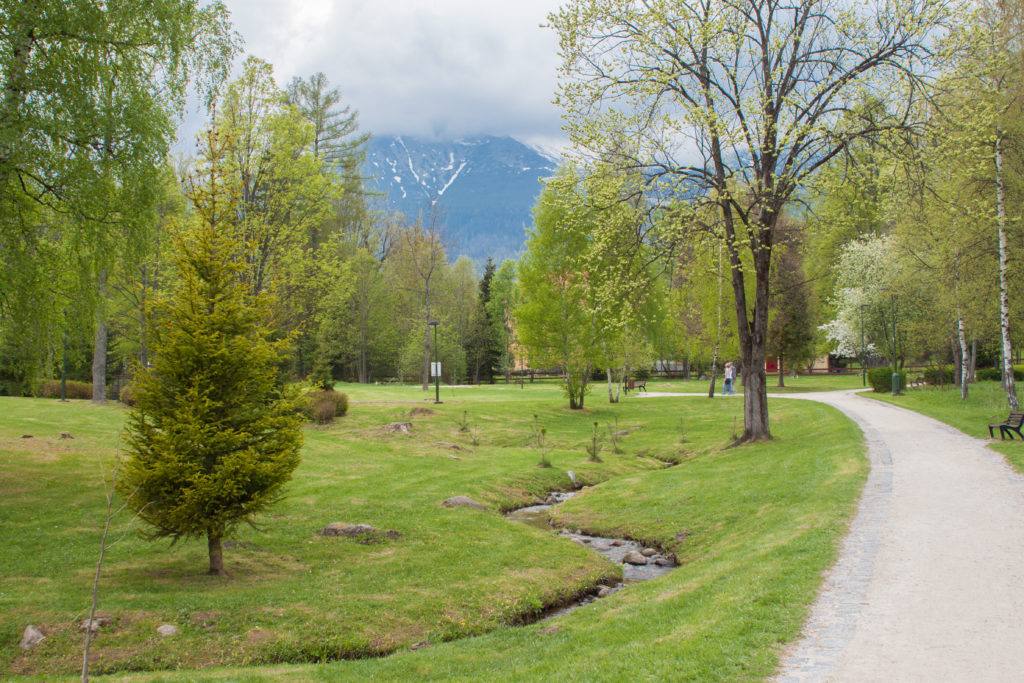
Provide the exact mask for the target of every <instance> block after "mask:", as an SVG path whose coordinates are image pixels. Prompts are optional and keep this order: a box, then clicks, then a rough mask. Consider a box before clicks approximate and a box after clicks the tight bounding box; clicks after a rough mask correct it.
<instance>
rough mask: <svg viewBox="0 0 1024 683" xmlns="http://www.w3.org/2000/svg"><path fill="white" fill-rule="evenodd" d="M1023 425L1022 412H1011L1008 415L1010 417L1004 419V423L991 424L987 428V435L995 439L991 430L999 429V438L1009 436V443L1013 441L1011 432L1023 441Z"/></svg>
mask: <svg viewBox="0 0 1024 683" xmlns="http://www.w3.org/2000/svg"><path fill="white" fill-rule="evenodd" d="M1022 425H1024V412H1017V411H1013V412H1012V413H1010V417H1008V418H1006V422H1001V423H992V424H989V426H988V435H989V436H990V437H992V438H995V434H993V433H992V430H993V429H995V428H996V427H999V438H1000V439H1004V440H1005V439H1006V436H1007V434H1009V436H1010V441H1013V432H1017V436H1019V437H1020V438H1021V439H1024V434H1021V431H1020V430H1021V426H1022Z"/></svg>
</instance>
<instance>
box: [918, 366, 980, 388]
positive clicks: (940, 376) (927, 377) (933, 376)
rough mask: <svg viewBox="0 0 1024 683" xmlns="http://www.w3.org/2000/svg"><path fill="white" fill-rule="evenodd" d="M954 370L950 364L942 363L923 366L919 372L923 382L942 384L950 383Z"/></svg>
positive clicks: (935, 384) (952, 380) (953, 378)
mask: <svg viewBox="0 0 1024 683" xmlns="http://www.w3.org/2000/svg"><path fill="white" fill-rule="evenodd" d="M954 370H955V368H954V367H953V366H952V365H942V366H939V367H932V368H925V370H924V372H923V373H921V374H922V376H923V377H924V381H925V384H930V385H932V386H940V385H943V384H952V383H953V382H954V380H955V377H954V376H953V373H954ZM979 379H980V378H979Z"/></svg>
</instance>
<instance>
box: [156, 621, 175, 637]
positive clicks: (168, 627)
mask: <svg viewBox="0 0 1024 683" xmlns="http://www.w3.org/2000/svg"><path fill="white" fill-rule="evenodd" d="M156 632H157V633H159V634H160V635H161V636H163V637H164V638H170V637H171V636H176V635H178V627H177V626H175V625H174V624H164V625H163V626H157V627H156Z"/></svg>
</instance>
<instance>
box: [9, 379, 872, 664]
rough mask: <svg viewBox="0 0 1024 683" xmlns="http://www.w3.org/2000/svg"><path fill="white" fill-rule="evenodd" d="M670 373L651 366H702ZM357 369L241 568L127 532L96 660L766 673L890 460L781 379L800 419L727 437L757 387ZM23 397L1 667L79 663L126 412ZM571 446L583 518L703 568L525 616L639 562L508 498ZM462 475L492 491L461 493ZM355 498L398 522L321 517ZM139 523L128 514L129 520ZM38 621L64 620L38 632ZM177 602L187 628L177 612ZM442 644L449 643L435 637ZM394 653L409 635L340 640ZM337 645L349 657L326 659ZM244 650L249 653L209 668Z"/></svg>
mask: <svg viewBox="0 0 1024 683" xmlns="http://www.w3.org/2000/svg"><path fill="white" fill-rule="evenodd" d="M665 384H667V385H669V386H668V387H666V388H664V389H662V388H658V387H655V386H654V383H652V385H651V389H652V390H667V391H679V390H681V389H679V388H678V387H677V386H675V387H674V386H673V383H665ZM339 389H341V390H343V391H348V392H349V394H350V396H351V398H352V405H351V408H350V413H349V416H347V417H345V418H343V419H341V420H339V421H337V422H336V423H335V424H334V425H332V426H331V427H329V428H326V429H318V428H308V429H307V430H306V446H305V447H304V450H303V463H302V465H301V466H300V467H299V469H298V470H297V472H296V476H295V479H294V481H293V482H292V483H291V484H290V486H289V489H288V497H287V499H286V500H285V501H284V502H283V503H281V504H280V505H278V506H277V507H275V508H273V509H271V510H269V511H268V513H267V514H265V515H263V516H262V517H261V518H260V520H258V521H259V523H260V524H259V526H260V528H261V530H258V531H257V530H253V529H250V528H244V529H241V530H239V532H238V534H237V535H236V537H235V538H233V539H232V541H234V542H235V543H237V546H235V547H232V548H229V550H228V551H227V553H226V557H225V566H226V568H227V570H228V571H229V572H230V574H231V575H230V577H228V578H217V577H209V576H207V575H205V574H204V573H203V572H204V570H205V568H206V560H205V544H203V543H201V542H195V541H193V542H183V543H181V544H179V545H177V546H175V547H173V548H169V547H168V544H167V543H166V542H155V543H147V542H145V541H143V540H141V539H140V538H139V537H138V536H137V534H135V533H133V532H129V533H128V535H127V536H126V537H125V539H124V540H123V541H122V542H120V543H119V544H118V545H116V546H114V548H113V549H112V550H111V551H110V552H109V553H108V557H107V561H106V565H105V567H104V575H103V580H102V584H101V600H100V612H101V613H103V614H106V615H108V616H110V617H112V619H113V623H112V625H111V626H110V627H108V628H107V629H105V630H104V631H103V632H101V633H100V635H99V636H98V638H97V639H96V641H95V642H94V646H93V652H94V658H93V661H94V665H93V666H94V668H93V671H94V672H104V671H105V672H122V673H123V672H126V671H147V670H150V671H152V670H158V671H159V670H174V669H183V670H196V669H202V670H203V672H202V673H201V674H199V673H195V672H192V673H165V674H160V673H157V674H143V675H135V676H132V678H135V677H138V678H142V679H153V680H164V679H167V680H197V679H201V680H207V679H208V680H228V679H230V680H271V679H275V678H279V679H282V680H283V679H288V680H336V679H344V680H362V679H375V680H400V679H407V680H409V679H419V678H423V679H434V680H450V679H464V680H479V679H484V678H488V677H496V678H498V677H500V678H501V679H502V680H536V679H539V678H547V679H551V680H570V679H573V680H576V679H581V678H582V679H586V678H591V679H593V678H605V679H617V678H624V677H626V676H627V675H628V676H635V677H639V678H672V679H676V680H679V679H685V678H691V679H700V680H737V679H747V680H758V679H761V678H763V677H764V676H766V675H768V674H770V673H771V671H772V669H773V667H774V664H775V661H776V657H777V653H778V650H779V648H780V646H781V644H783V643H785V642H786V641H788V640H790V639H792V638H794V637H795V636H796V635H797V633H798V631H799V626H800V623H801V621H802V619H803V616H804V613H805V611H806V607H807V605H808V604H809V602H810V601H811V599H812V598H813V595H814V593H815V590H816V588H817V585H818V583H819V581H820V575H821V572H822V570H823V569H825V568H826V567H827V566H828V565H829V564H830V563H831V561H832V559H833V557H834V555H835V548H836V544H837V539H838V538H839V536H840V535H841V533H842V531H843V529H844V528H845V524H846V521H847V519H848V518H849V516H850V515H851V514H852V511H853V509H854V505H855V501H856V498H857V494H858V492H859V490H860V487H861V485H862V483H863V481H864V478H865V476H866V469H867V466H866V461H865V460H864V458H863V444H862V440H861V437H860V435H859V433H858V432H857V430H856V429H855V427H854V426H853V425H852V423H850V422H849V421H847V420H846V419H844V418H842V417H841V416H840V415H839V414H838V413H836V412H835V411H833V410H831V409H829V408H827V407H825V406H820V405H817V404H811V403H806V402H787V401H772V402H771V411H772V429H773V434H775V436H776V439H775V440H774V441H773V442H771V443H769V444H760V445H752V446H745V447H741V448H736V449H731V450H725V451H723V450H722V448H723V447H724V446H725V445H727V444H728V443H729V441H730V439H731V436H732V431H733V425H734V424H735V421H736V419H737V417H739V420H740V423H742V402H741V401H739V400H733V399H730V400H715V401H708V400H706V399H703V398H651V399H638V398H635V397H634V396H630V398H629V399H627V400H625V401H624V402H622V403H620V404H618V405H610V404H608V403H607V400H606V398H604V396H603V394H602V393H600V392H599V391H596V392H595V393H594V394H592V395H591V396H589V397H588V400H587V401H588V403H587V406H588V407H587V410H585V411H583V412H572V411H569V410H567V409H566V408H565V406H564V400H563V399H562V397H561V396H560V394H559V392H558V390H557V387H556V386H554V385H553V384H550V383H539V384H535V385H533V386H531V385H529V384H527V385H526V387H525V388H523V389H520V388H519V387H514V386H503V385H496V386H491V387H481V388H458V387H456V388H450V387H443V388H442V396H441V398H442V400H443V401H444V403H443V404H441V405H434V404H433V403H432V400H433V391H432V390H431V391H430V392H423V391H422V389H419V388H415V387H403V386H394V385H391V386H353V385H341V386H339ZM0 410H2V411H3V413H4V415H5V419H4V421H3V422H2V424H0V462H2V466H0V486H2V490H3V491H4V492H5V495H4V496H3V497H2V498H0V542H2V545H3V548H4V550H5V552H4V553H3V554H2V555H0V575H2V576H3V582H2V583H0V610H2V613H3V615H4V619H3V620H0V658H2V659H0V661H2V665H0V667H2V670H3V671H5V672H6V673H7V674H9V675H14V674H21V675H23V676H25V677H27V678H28V679H30V680H37V679H38V678H39V677H40V676H42V675H44V674H49V675H53V674H65V675H73V674H74V672H75V671H76V669H77V667H78V666H79V663H80V659H81V634H80V633H79V632H78V630H77V627H76V624H77V621H79V620H80V619H82V618H84V616H85V614H86V611H87V609H88V606H89V601H90V598H89V591H90V583H91V575H92V572H93V570H94V566H95V560H96V556H97V552H98V548H99V531H100V528H101V526H102V521H103V496H102V484H101V477H100V467H99V460H100V458H101V457H102V458H103V459H104V460H105V462H107V465H108V470H109V463H110V462H111V460H112V459H113V454H114V446H115V444H116V443H117V439H118V432H119V429H120V425H121V423H122V421H123V416H124V413H123V412H122V410H121V409H120V408H118V407H115V406H103V407H96V406H92V405H91V404H89V403H87V402H71V403H65V404H62V403H59V402H57V401H52V400H50V401H47V400H33V399H14V398H5V399H0ZM464 415H465V417H464ZM534 415H536V416H537V420H538V422H539V424H541V425H542V426H544V427H545V428H546V430H547V435H548V436H547V438H548V442H549V444H550V450H549V453H548V458H549V460H550V461H551V462H552V464H553V467H551V468H549V469H541V468H538V467H536V464H537V462H538V461H539V459H540V455H539V453H538V451H537V449H536V448H535V447H532V446H531V429H532V425H533V422H534ZM463 420H465V421H466V422H467V423H468V426H469V430H468V431H465V432H463V431H459V426H460V423H461V422H462V421H463ZM616 420H617V425H618V428H619V429H622V430H627V429H628V430H630V434H629V435H628V436H625V437H622V438H621V439H620V443H619V445H620V446H621V449H622V451H623V452H622V453H613V452H611V449H610V447H609V445H608V443H607V442H605V449H604V451H603V452H602V453H601V457H602V459H603V462H601V463H591V462H587V460H586V458H587V455H586V452H585V450H584V445H585V443H586V442H587V440H588V438H589V435H590V434H591V431H592V428H593V423H594V422H595V421H596V422H598V423H599V426H600V428H601V430H602V432H604V431H605V430H606V428H607V427H608V426H613V425H615V424H616ZM396 421H409V422H412V424H413V433H412V435H409V436H406V435H391V434H386V433H385V432H384V430H383V426H384V425H386V424H388V423H390V422H396ZM808 424H813V425H814V426H815V429H814V432H813V434H812V433H810V432H809V430H807V429H806V427H805V426H806V425H808ZM62 431H68V432H70V433H71V434H72V435H73V436H74V437H75V438H74V439H72V440H61V439H59V438H58V436H59V434H60V432H62ZM24 434H32V435H33V437H34V438H32V439H22V438H20V437H21V436H22V435H24ZM682 438H685V441H683V440H682ZM677 462H678V463H681V464H679V465H678V466H675V467H667V466H666V464H667V463H677ZM567 470H573V471H574V472H575V473H576V474H577V477H578V478H579V479H581V480H583V481H585V482H589V483H593V484H597V485H596V486H593V487H591V488H588V489H587V490H586V491H585V492H584V493H583V494H582V495H580V496H578V497H577V498H575V499H573V500H572V501H569V502H567V503H565V504H563V506H561V508H560V510H559V513H558V514H559V519H560V522H561V523H563V524H565V525H568V526H573V527H581V528H584V529H587V530H590V531H594V532H604V533H613V532H614V533H617V534H621V535H625V536H630V537H635V538H640V539H645V540H647V541H649V542H651V543H655V544H657V545H659V546H661V547H662V548H664V549H665V550H667V551H670V552H674V553H676V554H677V556H678V557H679V559H680V561H681V563H682V566H681V567H680V568H679V569H677V570H676V571H675V572H673V573H671V574H669V575H668V576H665V577H662V578H661V579H657V580H654V581H651V582H648V583H645V584H640V585H636V586H632V587H630V588H629V589H627V590H625V591H622V592H620V593H617V594H616V595H613V596H611V597H609V598H606V599H604V600H601V601H598V602H597V603H594V604H592V605H590V606H588V607H586V608H583V609H580V610H578V611H576V612H574V613H572V614H570V615H567V616H565V617H562V618H559V619H557V620H555V621H553V622H544V623H540V624H534V625H530V626H516V624H521V623H525V622H529V621H531V620H532V619H533V617H534V615H535V614H536V613H537V612H538V611H539V610H540V609H541V608H542V607H543V606H544V605H548V604H552V603H558V602H560V601H562V600H565V599H567V598H568V597H570V596H572V595H574V594H578V593H581V592H585V591H588V590H592V589H593V588H594V587H595V586H597V585H598V584H600V583H602V582H609V581H614V580H615V579H616V578H617V576H618V575H619V568H618V567H616V566H613V565H611V564H609V563H607V562H606V561H605V560H603V559H602V558H600V557H599V556H597V555H596V554H593V553H592V552H591V551H589V550H587V549H585V548H582V547H579V546H577V545H575V544H572V543H571V542H568V541H566V540H564V539H559V538H557V537H555V536H553V535H551V534H549V533H547V532H544V531H542V530H538V529H534V528H531V527H529V526H526V525H519V524H514V523H511V522H509V521H507V520H505V519H503V518H502V517H501V515H500V514H498V512H499V511H500V510H503V509H508V508H511V507H515V506H516V505H520V504H524V503H528V502H531V501H532V500H533V499H534V496H537V495H541V494H543V493H544V492H545V491H546V490H549V489H551V488H565V487H568V486H569V483H570V482H569V477H568V475H567V474H566V472H567ZM457 494H465V495H469V496H472V497H474V498H476V499H477V500H480V501H481V502H483V503H485V504H486V505H487V506H488V508H489V510H487V511H482V510H476V509H469V508H459V509H454V510H450V509H446V508H444V507H442V506H441V505H440V503H441V501H442V500H444V499H445V498H447V497H449V496H452V495H457ZM334 521H346V522H350V523H366V524H371V525H373V526H375V527H377V528H378V529H379V530H380V531H381V532H382V533H381V535H380V536H379V537H378V538H377V539H373V540H376V541H379V542H374V543H369V544H362V543H360V542H358V541H356V540H354V539H343V538H324V537H321V536H319V535H318V534H317V532H318V531H319V529H321V528H322V527H323V526H325V525H326V524H328V523H330V522H334ZM127 524H128V520H127V519H124V518H119V519H118V520H117V524H116V526H117V529H118V532H120V531H122V530H124V529H125V528H126V525H127ZM384 532H394V533H392V534H390V535H384ZM30 623H32V624H36V625H41V626H42V627H43V629H44V631H46V633H47V634H48V637H47V639H46V640H45V641H43V643H41V644H40V645H39V646H37V647H36V648H34V649H33V650H32V651H30V652H29V653H23V652H22V651H21V650H20V649H19V648H18V646H17V643H18V640H19V639H20V637H21V632H22V630H23V629H24V628H25V626H26V625H27V624H30ZM164 623H170V624H174V625H176V626H177V627H178V628H179V629H180V634H179V635H178V636H175V637H172V638H167V639H161V638H159V637H158V636H156V635H155V631H154V629H155V628H156V626H158V625H160V624H164ZM474 635H476V636H480V637H476V638H469V639H467V638H465V636H474ZM417 643H419V644H424V645H427V647H424V648H422V649H418V650H417V651H415V652H411V651H410V649H411V648H412V647H413V646H414V645H415V644H417ZM612 652H614V653H617V654H616V655H615V656H614V657H609V656H608V653H612ZM387 653H397V654H394V655H393V656H390V657H386V658H383V659H380V658H377V659H356V660H353V661H332V660H339V659H345V658H354V657H356V658H357V657H366V656H371V655H381V654H387ZM316 661H328V662H331V663H328V664H315V665H310V664H304V662H316ZM288 664H294V666H288ZM224 665H229V666H232V667H242V668H234V669H229V670H223V669H220V670H215V669H211V668H209V667H212V666H224Z"/></svg>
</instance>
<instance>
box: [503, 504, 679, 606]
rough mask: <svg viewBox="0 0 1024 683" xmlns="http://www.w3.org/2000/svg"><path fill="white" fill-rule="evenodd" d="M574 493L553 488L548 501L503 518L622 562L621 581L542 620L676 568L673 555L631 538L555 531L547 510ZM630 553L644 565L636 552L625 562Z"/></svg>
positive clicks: (577, 531) (616, 561)
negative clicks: (554, 533) (551, 532)
mask: <svg viewBox="0 0 1024 683" xmlns="http://www.w3.org/2000/svg"><path fill="white" fill-rule="evenodd" d="M576 493H577V492H576V491H568V492H562V491H553V492H551V493H550V494H549V495H548V498H547V500H546V501H545V502H544V503H543V504H541V505H531V506H529V507H525V508H519V509H518V510H513V511H512V512H510V513H508V514H507V515H505V517H506V518H507V519H509V520H511V521H513V522H521V523H523V524H529V525H530V526H535V527H537V528H539V529H545V530H548V531H557V533H558V535H559V536H562V537H564V538H568V539H570V540H571V541H574V542H575V543H579V544H580V545H585V546H587V547H588V548H590V549H591V550H593V551H594V552H596V553H598V554H600V555H603V556H604V557H605V558H607V559H608V560H610V561H612V562H614V563H616V564H619V565H622V583H619V584H618V585H616V586H612V587H610V588H608V589H603V590H602V591H601V594H600V595H599V596H598V595H591V596H588V597H586V598H583V599H582V600H580V601H578V602H576V603H574V604H572V605H569V606H567V607H562V608H560V609H557V610H553V611H551V612H548V613H546V614H545V615H544V618H545V619H550V618H552V617H557V616H561V615H563V614H568V613H569V612H571V611H573V610H574V609H576V608H577V607H580V606H582V605H585V604H588V603H590V602H593V601H594V600H596V599H597V598H598V597H605V596H607V595H611V594H612V593H614V592H617V591H619V590H622V588H623V587H625V586H626V585H629V584H631V583H640V582H641V581H649V580H650V579H656V578H658V577H659V576H664V575H665V574H668V573H669V572H670V571H672V570H673V569H675V568H676V564H675V562H674V561H673V560H672V558H670V557H667V556H666V555H664V554H662V553H661V552H659V551H658V550H657V549H655V548H647V547H645V546H643V545H641V544H640V543H637V542H636V541H630V540H629V539H625V538H605V537H603V536H591V535H589V534H584V533H582V532H581V531H579V530H578V529H577V530H576V531H570V530H568V529H561V530H556V529H554V528H552V526H551V522H550V520H549V518H548V511H549V510H550V509H551V508H552V507H554V506H555V505H558V504H559V503H563V502H565V501H567V500H569V499H570V498H572V497H573V496H575V495H576ZM632 552H635V553H638V554H639V555H640V556H643V559H644V560H645V561H646V564H640V563H636V560H638V559H639V558H638V557H637V556H636V555H634V556H633V557H632V559H633V560H634V562H626V561H625V559H626V556H627V555H629V554H630V553H632Z"/></svg>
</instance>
